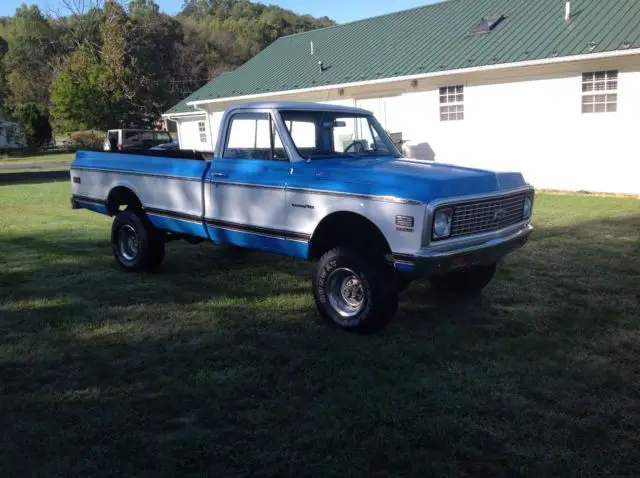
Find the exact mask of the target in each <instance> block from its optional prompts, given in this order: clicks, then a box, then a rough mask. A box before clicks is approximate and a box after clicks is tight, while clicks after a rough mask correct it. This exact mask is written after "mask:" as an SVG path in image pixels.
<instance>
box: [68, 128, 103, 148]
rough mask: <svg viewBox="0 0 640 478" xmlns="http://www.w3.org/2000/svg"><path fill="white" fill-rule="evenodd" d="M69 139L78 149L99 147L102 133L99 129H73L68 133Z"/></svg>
mask: <svg viewBox="0 0 640 478" xmlns="http://www.w3.org/2000/svg"><path fill="white" fill-rule="evenodd" d="M69 139H70V140H71V141H72V142H73V143H74V145H75V146H77V147H78V148H80V149H99V148H100V147H101V146H102V141H103V140H104V134H103V133H100V132H99V131H74V132H72V133H69Z"/></svg>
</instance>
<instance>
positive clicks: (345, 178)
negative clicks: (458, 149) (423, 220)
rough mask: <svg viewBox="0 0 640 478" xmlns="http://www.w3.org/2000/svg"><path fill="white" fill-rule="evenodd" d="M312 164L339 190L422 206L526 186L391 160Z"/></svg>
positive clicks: (487, 174) (503, 176)
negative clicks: (445, 199)
mask: <svg viewBox="0 0 640 478" xmlns="http://www.w3.org/2000/svg"><path fill="white" fill-rule="evenodd" d="M320 162H322V163H321V164H319V163H320ZM312 164H314V166H315V168H314V170H315V176H316V179H318V180H322V181H328V182H329V183H331V184H332V185H333V186H334V187H336V186H339V185H342V186H343V187H339V189H346V190H347V191H349V192H358V193H362V194H374V195H384V196H395V197H400V198H405V199H413V200H419V201H422V202H429V201H431V200H433V199H437V198H443V197H453V196H466V195H470V194H485V193H492V192H500V191H505V190H509V189H513V188H517V187H520V186H524V185H526V182H525V181H524V178H523V177H522V175H521V174H520V173H497V172H492V171H486V170H482V169H473V168H466V167H461V166H455V165H451V164H444V163H435V162H430V161H422V160H416V159H408V158H394V157H391V156H384V157H374V158H362V159H353V158H349V159H336V160H333V159H331V160H316V161H313V162H312ZM327 186H329V185H328V184H327Z"/></svg>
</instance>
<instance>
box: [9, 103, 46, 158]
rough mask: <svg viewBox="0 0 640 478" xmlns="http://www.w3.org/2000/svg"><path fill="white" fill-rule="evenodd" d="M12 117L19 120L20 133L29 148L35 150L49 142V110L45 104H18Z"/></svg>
mask: <svg viewBox="0 0 640 478" xmlns="http://www.w3.org/2000/svg"><path fill="white" fill-rule="evenodd" d="M13 117H14V118H15V119H16V120H17V121H19V122H20V125H21V127H22V134H23V135H24V138H25V139H26V141H27V147H28V148H29V149H30V150H37V149H38V148H41V147H43V146H45V145H47V144H48V143H50V142H51V139H52V130H51V123H49V110H48V109H47V108H46V107H45V106H41V105H37V104H35V103H25V104H22V105H18V106H17V107H16V109H15V111H14V112H13Z"/></svg>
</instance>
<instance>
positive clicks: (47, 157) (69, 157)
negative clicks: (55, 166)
mask: <svg viewBox="0 0 640 478" xmlns="http://www.w3.org/2000/svg"><path fill="white" fill-rule="evenodd" d="M74 157H75V153H63V154H35V155H33V156H16V157H6V158H4V159H0V164H5V165H15V166H16V169H17V168H18V167H19V166H20V165H21V164H26V163H29V164H31V163H50V162H62V161H67V162H69V163H71V161H73V158H74Z"/></svg>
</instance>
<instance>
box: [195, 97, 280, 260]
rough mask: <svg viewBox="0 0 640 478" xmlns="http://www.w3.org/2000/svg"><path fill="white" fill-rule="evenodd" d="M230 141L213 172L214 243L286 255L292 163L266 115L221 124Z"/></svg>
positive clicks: (245, 114)
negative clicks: (289, 183) (289, 182)
mask: <svg viewBox="0 0 640 478" xmlns="http://www.w3.org/2000/svg"><path fill="white" fill-rule="evenodd" d="M221 129H222V134H223V135H224V137H225V138H226V140H225V141H224V147H223V148H222V149H221V150H220V151H217V152H216V156H215V159H214V160H213V164H212V167H211V171H210V173H209V177H208V181H209V187H210V188H211V196H210V197H211V204H210V205H208V206H209V207H208V208H207V215H206V219H205V221H206V223H207V228H208V231H209V234H210V236H211V239H213V240H214V241H216V242H222V243H230V244H235V245H238V246H242V247H250V248H254V249H262V250H266V251H273V252H279V253H286V237H285V236H286V234H285V214H284V211H285V186H286V182H287V179H288V178H289V175H290V170H291V163H290V162H289V158H288V156H287V154H286V152H285V149H284V147H283V146H282V142H281V140H280V136H279V134H278V131H277V128H276V125H275V123H274V121H273V118H272V117H271V113H270V112H269V111H268V110H265V111H262V110H251V111H249V110H246V111H243V110H240V111H238V112H236V113H234V114H233V115H232V116H231V117H229V120H228V123H227V125H226V128H225V125H221Z"/></svg>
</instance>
